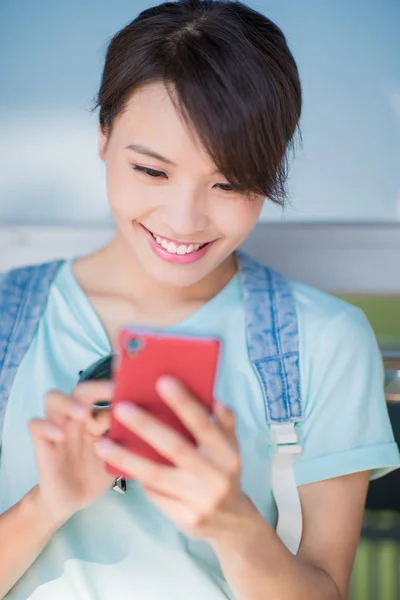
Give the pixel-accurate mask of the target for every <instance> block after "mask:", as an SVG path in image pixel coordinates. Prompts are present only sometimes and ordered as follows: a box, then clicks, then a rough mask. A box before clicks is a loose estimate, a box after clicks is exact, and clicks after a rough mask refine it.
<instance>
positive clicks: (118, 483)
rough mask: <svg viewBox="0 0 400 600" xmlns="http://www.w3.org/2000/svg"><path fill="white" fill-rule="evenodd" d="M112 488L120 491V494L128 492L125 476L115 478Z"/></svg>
mask: <svg viewBox="0 0 400 600" xmlns="http://www.w3.org/2000/svg"><path fill="white" fill-rule="evenodd" d="M112 489H113V490H115V491H116V492H118V493H119V494H125V493H126V479H125V478H124V477H117V479H114V483H113V485H112Z"/></svg>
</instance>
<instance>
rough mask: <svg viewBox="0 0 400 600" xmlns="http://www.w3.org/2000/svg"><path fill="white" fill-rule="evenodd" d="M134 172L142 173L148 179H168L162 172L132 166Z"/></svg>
mask: <svg viewBox="0 0 400 600" xmlns="http://www.w3.org/2000/svg"><path fill="white" fill-rule="evenodd" d="M132 168H133V170H134V171H138V172H139V173H144V174H145V175H147V176H148V177H152V178H153V179H160V178H161V177H163V178H165V179H168V178H167V174H166V173H164V172H163V171H157V169H150V168H149V167H140V166H139V165H133V166H132Z"/></svg>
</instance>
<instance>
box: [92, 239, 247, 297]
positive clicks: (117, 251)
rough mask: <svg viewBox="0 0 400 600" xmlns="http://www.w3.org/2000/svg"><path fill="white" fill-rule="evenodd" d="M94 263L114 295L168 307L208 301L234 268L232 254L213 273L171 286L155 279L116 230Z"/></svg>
mask: <svg viewBox="0 0 400 600" xmlns="http://www.w3.org/2000/svg"><path fill="white" fill-rule="evenodd" d="M95 256H96V257H97V260H95V263H96V264H97V265H99V266H100V268H101V271H103V272H104V275H105V274H106V275H105V276H106V279H104V281H106V282H107V283H106V285H107V288H109V289H111V290H112V291H113V293H114V294H117V295H120V296H122V297H125V298H127V299H130V300H132V301H133V302H134V303H135V304H136V305H137V306H140V305H142V306H146V305H147V306H148V305H149V303H150V304H159V305H161V306H162V307H163V308H164V309H165V308H166V307H167V306H172V305H179V304H180V305H182V304H187V303H192V302H196V303H197V302H201V303H203V302H207V301H208V300H210V299H211V298H213V297H214V296H215V295H216V294H217V293H218V292H219V291H220V290H221V289H222V288H223V287H225V285H226V284H227V283H228V282H229V281H230V279H231V278H232V277H233V275H234V274H235V272H236V271H237V266H236V260H235V257H234V255H230V256H229V257H228V258H227V259H226V260H225V261H224V262H223V263H222V264H221V265H219V266H218V267H217V268H216V269H215V270H214V271H213V272H212V273H210V274H209V275H207V276H206V277H205V278H204V279H202V280H201V281H198V282H196V283H195V284H193V285H191V286H186V287H176V286H174V287H172V286H168V285H165V284H163V283H162V282H159V281H156V280H154V279H153V278H152V277H150V276H149V274H148V273H146V271H145V270H144V269H143V268H142V265H141V263H140V261H138V260H137V259H136V257H135V255H134V254H133V253H132V251H130V250H129V249H127V247H126V243H125V241H124V240H123V239H121V237H120V236H119V234H118V233H117V234H116V235H115V237H114V238H113V240H112V241H111V242H110V243H109V244H108V245H107V246H105V247H104V248H103V249H102V250H100V251H99V252H97V253H96V255H95Z"/></svg>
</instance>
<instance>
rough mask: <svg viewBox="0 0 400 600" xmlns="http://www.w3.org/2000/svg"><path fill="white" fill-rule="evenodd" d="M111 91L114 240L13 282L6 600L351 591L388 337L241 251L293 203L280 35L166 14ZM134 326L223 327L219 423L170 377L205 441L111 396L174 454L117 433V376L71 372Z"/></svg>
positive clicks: (113, 71)
mask: <svg viewBox="0 0 400 600" xmlns="http://www.w3.org/2000/svg"><path fill="white" fill-rule="evenodd" d="M98 107H99V108H100V129H99V131H100V157H101V159H102V160H103V161H104V164H105V167H106V172H107V190H108V198H109V202H110V207H111V211H112V213H113V216H114V218H115V221H116V224H117V231H116V233H115V236H114V238H113V239H112V241H111V242H110V243H109V244H108V245H107V246H106V247H104V248H102V249H101V250H99V251H97V252H95V253H94V254H91V255H89V256H83V257H79V258H77V259H76V260H74V261H64V262H61V263H54V265H51V266H49V265H45V266H43V267H41V268H40V269H36V270H27V269H23V270H21V271H14V272H12V273H8V274H4V276H3V284H2V287H1V290H0V297H1V302H0V309H1V314H2V338H0V339H1V351H2V357H3V362H2V365H1V366H2V374H1V376H2V380H1V386H0V390H1V391H2V394H3V397H2V406H3V408H4V407H5V402H7V405H6V411H5V416H4V423H3V433H2V457H1V469H0V498H1V511H0V512H1V515H0V539H1V545H0V596H1V597H2V598H4V597H6V598H8V599H12V600H16V599H18V600H20V599H23V598H24V599H25V598H32V599H35V600H39V599H47V598H57V600H64V599H67V598H68V600H69V599H72V598H76V599H78V598H79V599H80V598H88V599H89V598H93V599H94V598H96V599H106V598H107V599H108V598H114V597H118V598H127V599H128V598H129V599H130V598H137V599H140V600H150V599H152V600H153V599H162V600H170V599H171V600H172V599H173V598H174V599H178V598H179V599H185V600H187V599H190V600H196V599H200V598H201V599H202V600H203V599H205V598H207V600H214V599H215V600H217V599H222V598H237V599H239V600H259V599H263V600H264V599H265V598H279V599H281V600H284V599H290V600H296V599H298V600H300V599H305V598H306V599H307V600H312V599H324V600H339V599H343V598H346V596H347V592H348V587H349V580H350V576H351V570H352V565H353V561H354V556H355V552H356V547H357V543H358V539H359V534H360V526H361V520H362V514H363V505H364V501H365V495H366V490H367V486H368V481H369V478H370V476H371V472H374V475H375V476H378V475H381V474H383V472H384V471H385V470H386V471H387V470H390V469H392V468H395V467H397V466H398V465H399V455H398V451H397V447H396V445H395V443H394V442H393V436H392V431H391V428H390V423H389V420H388V415H387V411H386V406H385V402H384V398H383V390H382V365H381V360H380V355H379V351H378V349H377V346H376V342H375V339H374V336H373V334H372V332H371V329H370V327H369V325H368V323H367V321H366V319H365V318H364V316H363V314H362V313H361V312H360V311H358V310H357V309H355V308H353V307H351V306H349V305H347V304H345V303H343V302H340V301H339V300H336V299H334V298H332V297H330V296H328V295H326V294H323V293H321V292H319V291H317V290H314V289H312V288H310V287H308V286H305V285H302V284H299V283H294V282H287V281H286V280H284V278H282V277H280V276H279V275H278V274H274V272H273V271H271V270H268V269H266V268H264V267H262V266H261V265H257V264H256V263H253V262H251V260H250V259H248V258H246V257H244V256H243V255H239V254H237V253H236V250H237V248H238V246H239V245H240V244H241V243H242V242H243V240H245V239H246V238H247V237H248V235H249V234H250V232H251V231H252V229H253V227H254V226H255V224H256V222H257V219H258V217H259V215H260V211H261V209H262V206H263V203H264V201H265V200H264V199H265V198H268V199H269V200H270V201H273V202H277V203H280V204H283V201H284V195H285V194H284V191H285V190H284V183H285V176H286V157H287V152H288V149H289V148H290V146H291V144H292V142H293V136H294V135H295V132H296V129H297V126H298V121H299V117H300V109H301V89H300V82H299V77H298V72H297V68H296V64H295V62H294V59H293V57H292V55H291V53H290V51H289V49H288V47H287V45H286V41H285V38H284V36H283V34H282V33H281V31H280V30H279V29H278V28H277V27H276V26H275V25H274V24H273V23H272V22H271V21H269V20H268V19H267V18H265V17H264V16H263V15H261V14H259V13H257V12H255V11H253V10H251V9H250V8H247V7H246V6H245V5H243V4H241V3H238V2H215V1H214V0H206V1H201V0H184V1H182V2H172V3H166V4H162V5H160V6H158V7H155V8H152V9H149V10H147V11H145V12H143V13H142V14H141V15H139V17H138V18H137V19H136V20H135V21H133V22H132V23H131V24H130V25H128V26H127V27H125V28H124V29H123V30H122V31H121V32H119V33H118V34H117V35H116V36H115V37H114V39H113V40H112V41H111V43H110V46H109V49H108V53H107V58H106V63H105V68H104V73H103V79H102V83H101V87H100V91H99V95H98ZM10 282H12V285H11V283H10ZM21 290H22V292H23V293H22V296H23V298H24V300H23V303H22V304H20V305H19V304H18V303H17V302H16V301H15V298H16V294H17V293H19V292H20V291H21ZM22 296H21V297H22ZM39 296H41V302H42V305H41V304H40V302H39V300H38V298H39ZM18 306H20V307H22V308H21V309H19V308H18ZM39 306H42V308H41V310H40V311H39V310H38V307H39ZM132 323H133V324H147V325H152V326H156V327H161V328H165V329H167V330H168V331H173V332H178V333H190V334H194V335H196V334H202V335H204V334H211V335H215V336H217V337H219V338H221V340H222V342H223V353H222V362H221V369H220V372H219V377H218V381H217V386H216V397H217V399H218V402H216V403H215V411H214V413H215V414H214V417H215V418H214V419H210V418H208V416H207V415H206V414H205V413H204V412H203V410H202V408H201V406H200V404H199V403H198V402H197V401H196V398H192V397H191V396H190V395H189V394H188V392H187V391H186V390H185V389H184V388H183V387H182V386H181V384H180V382H177V381H174V380H171V379H170V378H167V377H166V378H163V379H161V380H160V381H159V382H158V383H157V385H158V390H159V393H160V395H161V396H162V397H163V399H164V400H165V402H166V403H167V404H168V405H169V406H170V407H171V408H172V409H173V410H174V411H175V412H176V413H177V415H178V416H179V417H180V418H181V419H182V420H183V421H184V422H185V423H186V425H187V426H188V427H189V428H190V429H191V431H192V432H193V435H194V436H195V438H196V439H197V441H198V446H197V448H194V447H192V446H190V445H188V444H186V443H185V442H184V441H183V440H182V439H181V438H180V437H179V436H178V435H177V434H175V433H174V432H172V431H171V430H169V429H168V428H166V427H164V426H162V425H161V424H160V423H158V422H157V421H156V420H154V419H152V418H151V416H150V415H148V414H144V413H143V412H141V411H138V410H136V411H135V412H134V413H132V411H131V410H129V406H125V410H121V412H120V413H118V414H117V417H118V418H119V419H120V420H121V422H123V423H124V424H126V426H127V427H129V428H130V429H131V430H132V431H135V432H138V433H140V435H141V436H142V437H143V438H144V439H145V440H146V441H148V442H149V443H151V444H152V445H153V446H154V447H155V448H156V449H157V450H158V451H159V452H160V453H162V454H163V455H164V456H166V457H167V458H169V459H170V460H171V461H172V462H173V463H174V465H175V466H174V467H170V468H168V467H164V466H163V467H161V466H158V465H155V464H152V463H150V462H148V461H146V460H144V459H141V458H139V457H138V456H135V455H134V454H133V453H130V452H127V451H125V450H123V449H122V448H121V447H119V446H118V445H113V444H111V443H110V442H108V441H107V439H106V438H105V437H104V436H103V434H104V433H105V432H106V430H107V427H108V419H107V418H104V417H102V418H101V419H100V417H99V418H96V416H95V415H94V414H92V411H91V407H92V405H93V404H94V403H95V402H96V401H99V400H110V399H111V397H112V385H111V384H110V383H109V382H107V381H90V382H84V383H80V384H78V385H77V380H78V374H79V372H80V371H81V370H85V369H87V368H88V367H90V365H91V364H93V363H95V362H96V361H98V360H99V359H101V358H102V357H105V356H107V355H109V354H110V352H112V351H113V350H116V337H117V333H118V331H119V330H120V328H121V327H122V326H124V325H126V324H132ZM29 329H30V330H31V333H32V335H31V339H30V340H29V344H27V343H26V340H27V337H26V336H25V337H24V335H23V334H24V332H25V331H27V330H29ZM16 332H18V335H17V333H16ZM246 334H248V335H247V339H246ZM23 340H25V341H23ZM10 357H11V358H10ZM300 389H301V397H300ZM266 413H267V417H268V422H267V419H266ZM281 421H284V422H285V423H288V427H289V430H290V432H289V434H290V435H289V437H288V439H287V440H286V441H287V442H288V445H285V444H286V442H282V440H281V441H279V440H278V441H277V439H276V438H275V437H274V431H278V428H279V423H280V422H281ZM294 422H295V423H296V426H295V427H294V426H293V423H294ZM271 423H272V425H271V426H270V425H269V424H271ZM274 427H275V429H274ZM293 441H298V443H297V444H291V443H290V442H293ZM280 443H282V445H283V446H285V448H286V449H287V448H289V449H290V450H294V451H295V452H296V451H297V450H300V447H301V448H302V453H301V454H300V455H299V456H298V458H297V459H296V461H295V465H294V473H295V484H296V485H297V486H298V490H299V496H300V503H301V510H302V523H303V533H302V539H301V544H300V548H299V550H298V552H297V553H296V552H291V551H290V550H289V549H288V548H287V547H286V546H285V544H284V543H283V541H282V539H284V537H285V536H284V535H282V536H280V535H278V534H277V532H276V531H275V526H276V521H277V514H276V504H275V499H276V498H275V499H274V494H275V495H277V494H276V493H275V491H274V490H272V479H273V473H274V471H273V469H272V457H273V453H272V447H275V446H276V444H278V445H279V444H280ZM105 460H106V461H107V462H109V463H111V464H113V465H114V466H115V467H116V468H121V469H122V470H124V471H126V472H128V473H129V474H130V475H131V478H132V479H130V480H128V482H127V489H126V493H125V494H117V493H116V492H115V490H114V489H112V478H111V477H110V476H109V474H108V473H107V472H106V470H105V467H104V461H105ZM284 460H286V459H284ZM284 460H283V461H282V463H281V464H283V462H284ZM278 467H279V464H278ZM276 473H279V468H278V471H275V475H276ZM281 479H282V478H280V477H279V476H278V477H277V480H278V483H279V481H281ZM293 481H294V480H293ZM286 533H288V534H289V536H290V533H291V531H290V528H289V531H288V532H286ZM281 537H282V539H281ZM288 546H290V544H288Z"/></svg>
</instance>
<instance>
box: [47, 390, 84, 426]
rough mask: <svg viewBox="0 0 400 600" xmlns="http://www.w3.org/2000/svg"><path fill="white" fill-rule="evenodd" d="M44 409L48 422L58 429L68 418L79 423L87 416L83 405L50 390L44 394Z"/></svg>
mask: <svg viewBox="0 0 400 600" xmlns="http://www.w3.org/2000/svg"><path fill="white" fill-rule="evenodd" d="M45 407H46V408H45V410H46V416H47V418H48V420H49V421H51V422H52V423H53V424H55V425H58V426H60V427H62V426H63V424H64V422H65V420H66V419H68V418H69V419H75V420H78V421H81V420H84V419H85V418H86V417H87V416H88V414H89V413H88V409H87V408H86V407H85V406H84V405H82V404H81V403H80V402H77V401H74V400H73V399H71V397H70V396H68V395H67V394H64V393H63V392H60V391H58V390H51V391H50V392H48V393H47V394H46V398H45Z"/></svg>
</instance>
